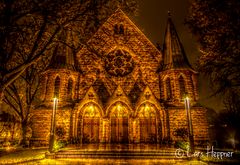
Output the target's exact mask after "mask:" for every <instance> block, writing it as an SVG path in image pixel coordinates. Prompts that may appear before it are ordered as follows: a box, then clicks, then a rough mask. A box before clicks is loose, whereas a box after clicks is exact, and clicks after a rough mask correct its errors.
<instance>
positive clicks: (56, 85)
mask: <svg viewBox="0 0 240 165" xmlns="http://www.w3.org/2000/svg"><path fill="white" fill-rule="evenodd" d="M59 92H60V78H59V77H58V76H57V77H56V79H55V82H54V97H57V98H59Z"/></svg>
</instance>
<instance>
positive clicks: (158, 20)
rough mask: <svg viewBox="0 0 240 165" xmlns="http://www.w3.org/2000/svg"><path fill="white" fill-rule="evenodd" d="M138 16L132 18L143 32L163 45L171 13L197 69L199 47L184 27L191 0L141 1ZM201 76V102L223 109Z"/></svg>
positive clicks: (192, 62) (153, 41) (153, 40)
mask: <svg viewBox="0 0 240 165" xmlns="http://www.w3.org/2000/svg"><path fill="white" fill-rule="evenodd" d="M139 1H140V6H139V12H138V15H137V16H135V17H133V18H131V19H133V21H134V22H135V23H136V24H137V26H138V27H139V28H140V30H141V31H143V32H144V34H145V35H146V36H147V37H148V38H149V39H150V40H151V41H152V43H153V44H156V43H157V42H158V43H160V44H161V45H162V43H163V39H164V33H165V27H166V22H167V17H168V11H170V12H171V15H172V20H173V22H174V24H175V27H176V29H177V32H178V35H179V37H180V40H181V41H182V44H183V46H184V48H185V52H186V55H187V57H188V59H189V61H190V63H191V65H192V66H193V67H194V68H195V67H196V60H197V57H198V55H199V53H198V45H197V42H196V39H195V38H194V36H192V35H191V33H190V31H189V30H188V28H187V26H186V25H184V18H185V17H186V15H187V13H188V7H189V0H139ZM206 79H207V78H206V77H204V76H203V75H201V74H200V77H199V90H200V91H199V92H200V93H199V97H200V100H199V102H200V103H201V104H202V105H204V106H207V107H210V108H213V109H215V110H217V111H218V110H220V109H222V106H223V105H222V103H221V100H220V99H219V98H215V97H210V95H211V90H210V84H209V81H206Z"/></svg>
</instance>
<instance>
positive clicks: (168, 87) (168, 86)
mask: <svg viewBox="0 0 240 165" xmlns="http://www.w3.org/2000/svg"><path fill="white" fill-rule="evenodd" d="M165 85H166V95H167V100H170V99H171V98H172V89H171V80H170V78H167V79H166V81H165Z"/></svg>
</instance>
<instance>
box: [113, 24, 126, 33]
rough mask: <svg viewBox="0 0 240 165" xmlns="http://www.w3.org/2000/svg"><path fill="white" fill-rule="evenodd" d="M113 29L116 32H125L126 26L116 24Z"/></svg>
mask: <svg viewBox="0 0 240 165" xmlns="http://www.w3.org/2000/svg"><path fill="white" fill-rule="evenodd" d="M113 30H114V34H124V26H123V25H121V24H120V25H119V24H116V25H114V27H113Z"/></svg>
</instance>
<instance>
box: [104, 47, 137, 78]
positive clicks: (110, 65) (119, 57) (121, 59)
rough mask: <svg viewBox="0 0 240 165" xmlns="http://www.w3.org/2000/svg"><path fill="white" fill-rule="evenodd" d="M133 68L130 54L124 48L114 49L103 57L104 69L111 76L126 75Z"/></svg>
mask: <svg viewBox="0 0 240 165" xmlns="http://www.w3.org/2000/svg"><path fill="white" fill-rule="evenodd" d="M133 68H134V61H133V59H132V56H131V55H130V54H129V53H128V52H127V51H125V50H121V49H117V50H114V51H112V52H110V53H109V54H108V55H107V56H106V58H105V69H106V71H107V72H108V73H109V74H110V75H112V76H117V77H123V76H126V75H128V74H129V73H131V72H132V70H133Z"/></svg>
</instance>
